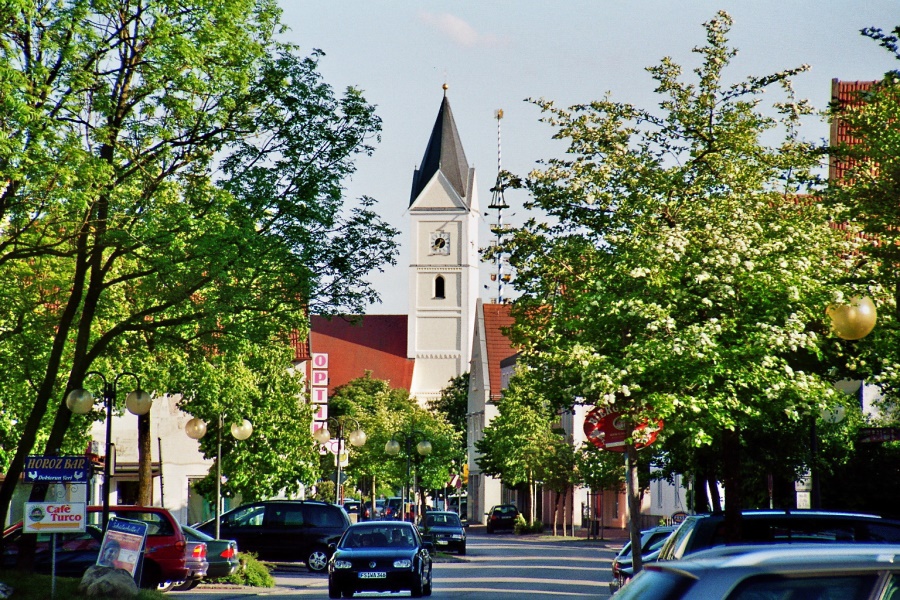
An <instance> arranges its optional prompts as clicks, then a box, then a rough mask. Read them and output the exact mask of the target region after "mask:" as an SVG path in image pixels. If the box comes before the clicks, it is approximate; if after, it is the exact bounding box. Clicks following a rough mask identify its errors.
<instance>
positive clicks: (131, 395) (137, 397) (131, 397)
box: [66, 371, 153, 532]
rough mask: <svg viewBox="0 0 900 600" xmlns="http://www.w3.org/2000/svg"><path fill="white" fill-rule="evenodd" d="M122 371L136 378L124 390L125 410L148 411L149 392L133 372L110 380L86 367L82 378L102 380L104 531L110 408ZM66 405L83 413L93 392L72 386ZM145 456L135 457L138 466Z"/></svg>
mask: <svg viewBox="0 0 900 600" xmlns="http://www.w3.org/2000/svg"><path fill="white" fill-rule="evenodd" d="M126 375H127V376H129V377H133V378H134V380H135V381H136V382H137V389H136V390H135V391H133V392H128V395H127V396H125V408H127V409H128V412H130V413H131V414H133V415H138V417H140V416H141V415H146V414H147V413H148V412H150V407H151V406H152V404H153V400H152V399H151V398H150V394H148V393H147V392H145V391H142V390H141V380H140V378H139V377H138V376H137V375H135V374H134V373H131V372H129V371H124V372H122V373H119V374H118V375H116V376H115V377H114V378H113V380H112V381H111V382H110V381H109V380H107V379H106V377H104V375H103V374H102V373H100V372H99V371H89V372H88V373H86V374H85V376H84V378H85V379H87V378H88V377H90V376H96V377H99V378H100V379H101V380H102V381H103V402H104V404H105V405H106V460H104V461H103V531H104V532H105V531H106V527H107V525H108V524H109V493H110V484H111V483H112V482H111V481H110V479H111V478H112V471H111V468H112V410H113V406H115V404H116V389H117V387H118V384H119V379H121V378H122V377H125V376H126ZM66 406H67V407H68V409H69V410H71V411H72V412H73V413H75V414H81V415H83V414H85V413H88V412H90V410H91V409H92V408H93V407H94V395H93V394H91V392H89V391H88V390H86V389H83V388H76V389H74V390H72V391H70V392H69V393H68V394H67V395H66ZM139 433H140V432H139ZM139 437H140V435H139ZM140 442H141V440H138V448H140V449H143V444H141V443H140ZM142 454H143V453H142ZM147 458H148V457H145V456H139V457H138V462H139V463H141V466H143V463H144V462H145V461H146V459H147Z"/></svg>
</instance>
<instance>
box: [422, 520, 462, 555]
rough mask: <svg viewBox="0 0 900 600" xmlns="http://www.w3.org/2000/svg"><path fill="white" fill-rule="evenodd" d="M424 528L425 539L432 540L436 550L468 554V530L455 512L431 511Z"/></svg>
mask: <svg viewBox="0 0 900 600" xmlns="http://www.w3.org/2000/svg"><path fill="white" fill-rule="evenodd" d="M422 528H423V535H424V536H425V539H431V541H432V542H433V543H434V547H435V548H436V549H438V550H445V549H446V550H451V551H454V552H458V553H459V554H461V555H462V554H465V553H466V529H465V527H463V524H462V522H461V521H460V520H459V515H458V514H456V513H455V512H449V511H431V510H429V511H428V512H427V513H425V523H424V524H423V527H422Z"/></svg>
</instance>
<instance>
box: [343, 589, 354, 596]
mask: <svg viewBox="0 0 900 600" xmlns="http://www.w3.org/2000/svg"><path fill="white" fill-rule="evenodd" d="M352 597H353V590H344V598H352Z"/></svg>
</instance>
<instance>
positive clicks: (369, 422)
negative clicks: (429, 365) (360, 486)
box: [329, 372, 461, 501]
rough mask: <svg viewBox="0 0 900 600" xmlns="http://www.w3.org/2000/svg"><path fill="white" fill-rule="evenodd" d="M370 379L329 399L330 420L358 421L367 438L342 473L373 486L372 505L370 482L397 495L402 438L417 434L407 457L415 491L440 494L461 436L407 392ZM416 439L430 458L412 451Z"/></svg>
mask: <svg viewBox="0 0 900 600" xmlns="http://www.w3.org/2000/svg"><path fill="white" fill-rule="evenodd" d="M371 375H372V374H371V373H370V372H367V373H366V374H365V375H364V376H363V377H360V378H357V379H354V380H353V381H350V382H349V383H347V384H345V385H342V386H340V387H339V388H337V389H335V391H334V394H333V395H332V397H331V398H330V399H329V410H330V411H331V415H332V416H345V417H352V418H353V419H356V420H358V421H359V424H360V427H361V429H362V430H363V431H365V433H366V436H367V438H368V439H367V441H366V444H365V445H364V446H362V447H360V448H354V449H352V454H351V455H350V461H349V463H348V465H347V473H348V474H349V475H351V476H352V477H354V478H355V479H356V480H357V481H360V482H362V481H373V485H372V486H371V487H369V492H370V495H371V497H372V499H373V501H374V498H375V492H376V489H377V487H376V485H375V483H374V482H380V484H379V485H384V484H387V485H389V486H390V487H391V488H392V489H394V490H396V489H400V488H401V487H403V485H404V484H405V483H406V458H407V453H406V448H405V440H406V436H407V435H412V434H413V432H418V433H417V434H416V435H415V436H413V437H415V441H414V442H413V449H412V452H411V453H410V455H409V459H410V464H411V467H414V473H415V475H416V481H417V486H418V488H421V489H424V490H434V489H442V488H443V487H444V486H446V484H447V482H448V481H449V480H450V469H451V465H452V461H453V459H454V458H456V452H457V449H458V447H459V443H460V437H461V434H460V433H459V432H458V431H456V429H454V427H453V426H452V425H450V423H448V422H447V421H446V419H445V418H444V417H443V416H442V415H440V414H436V413H433V412H431V411H429V410H426V409H424V408H422V407H420V406H419V405H418V403H417V402H416V400H415V399H413V398H410V396H409V392H408V391H407V390H404V389H400V388H391V387H390V384H389V382H387V381H384V380H381V379H374V378H373V377H372V376H371ZM419 434H421V435H419ZM420 437H421V438H423V439H426V440H428V441H429V442H430V443H431V447H432V451H431V453H430V454H429V455H427V456H424V457H422V456H420V455H418V454H417V453H416V451H415V444H416V443H417V442H418V441H419V438H420ZM391 439H394V440H397V441H399V442H400V445H401V452H400V455H398V456H397V457H392V456H390V455H388V454H387V453H386V452H385V445H386V444H387V442H388V441H389V440H391ZM409 483H412V482H409ZM423 500H424V496H423Z"/></svg>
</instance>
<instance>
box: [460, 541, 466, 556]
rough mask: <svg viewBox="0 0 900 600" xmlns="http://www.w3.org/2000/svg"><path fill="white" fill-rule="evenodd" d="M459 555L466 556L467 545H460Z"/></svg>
mask: <svg viewBox="0 0 900 600" xmlns="http://www.w3.org/2000/svg"><path fill="white" fill-rule="evenodd" d="M459 555H460V556H465V555H466V545H465V544H462V545H460V547H459Z"/></svg>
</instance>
